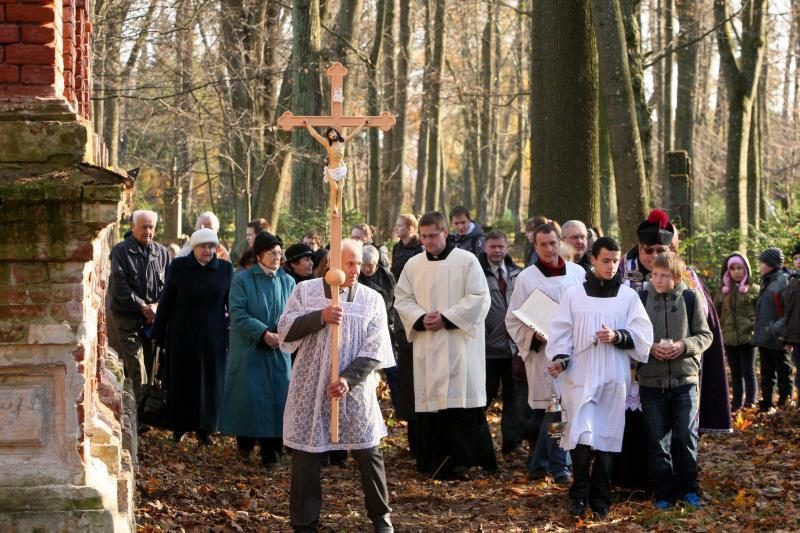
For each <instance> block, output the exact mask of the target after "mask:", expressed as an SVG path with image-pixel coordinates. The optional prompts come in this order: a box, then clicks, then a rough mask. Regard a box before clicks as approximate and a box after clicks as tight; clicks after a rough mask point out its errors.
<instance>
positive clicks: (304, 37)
mask: <svg viewBox="0 0 800 533" xmlns="http://www.w3.org/2000/svg"><path fill="white" fill-rule="evenodd" d="M292 71H293V77H292V111H293V112H294V114H295V115H313V114H316V113H319V112H320V111H321V109H322V102H321V100H322V88H321V72H320V12H319V0H294V3H293V4H292ZM292 145H293V146H294V150H295V156H294V158H293V162H292V167H293V168H292V199H291V205H292V210H293V211H296V212H301V210H303V209H316V210H318V209H321V208H322V207H323V206H324V205H325V203H326V202H325V200H326V198H327V195H325V194H321V193H320V185H319V176H320V174H321V170H322V169H321V167H322V165H321V164H320V163H321V160H320V157H319V155H318V154H320V151H321V150H322V147H321V146H319V145H318V144H317V141H315V140H314V139H313V138H312V137H311V136H310V135H309V134H308V132H307V131H304V130H302V129H295V130H294V131H292Z"/></svg>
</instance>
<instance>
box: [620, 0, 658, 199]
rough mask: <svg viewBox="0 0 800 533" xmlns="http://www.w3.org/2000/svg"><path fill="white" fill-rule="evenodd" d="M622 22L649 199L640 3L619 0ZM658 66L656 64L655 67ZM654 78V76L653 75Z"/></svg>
mask: <svg viewBox="0 0 800 533" xmlns="http://www.w3.org/2000/svg"><path fill="white" fill-rule="evenodd" d="M620 8H621V9H622V23H623V26H624V28H625V42H626V44H627V54H628V72H629V73H630V76H631V88H632V89H633V100H634V103H635V107H636V122H637V125H638V127H639V138H640V139H641V145H642V155H643V156H644V172H645V176H648V177H649V178H651V179H649V180H648V197H649V198H653V189H652V181H653V180H652V177H653V176H654V172H653V146H652V145H653V142H652V141H653V120H652V117H651V116H650V106H648V104H647V94H646V92H645V82H644V65H643V61H642V36H641V23H640V18H641V0H620ZM656 66H657V67H658V65H656ZM656 78H657V74H656Z"/></svg>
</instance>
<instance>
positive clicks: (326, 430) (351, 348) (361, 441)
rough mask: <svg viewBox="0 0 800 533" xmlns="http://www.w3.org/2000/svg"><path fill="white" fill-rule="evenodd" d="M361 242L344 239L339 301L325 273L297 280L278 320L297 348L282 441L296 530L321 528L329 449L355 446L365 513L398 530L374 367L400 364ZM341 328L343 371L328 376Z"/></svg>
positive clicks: (284, 340)
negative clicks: (334, 427) (334, 412)
mask: <svg viewBox="0 0 800 533" xmlns="http://www.w3.org/2000/svg"><path fill="white" fill-rule="evenodd" d="M362 249H363V248H362V244H361V243H360V242H358V241H354V240H351V239H346V240H344V241H343V242H342V256H341V261H342V267H343V269H344V273H345V280H344V283H342V285H341V292H342V294H341V297H342V298H343V300H344V301H343V302H342V303H341V304H340V305H333V304H332V298H331V296H332V292H333V291H338V290H339V288H336V287H331V286H330V285H329V284H328V283H327V282H325V281H324V279H323V278H317V279H314V280H310V281H306V282H304V283H301V284H299V285H298V286H297V287H296V288H295V290H294V291H293V292H292V295H291V296H290V297H289V301H288V302H287V303H286V307H285V309H284V312H283V315H282V316H281V319H280V321H279V322H278V335H279V336H280V339H281V346H282V349H283V350H284V351H286V352H287V353H292V352H295V351H297V359H295V363H294V367H293V369H292V380H291V382H290V384H289V394H288V398H287V400H286V411H285V414H284V417H283V442H284V444H285V445H286V446H287V447H288V448H291V449H292V485H291V491H290V497H289V513H290V520H291V524H292V527H293V528H294V530H295V531H316V530H317V527H318V522H319V513H320V507H321V505H322V488H321V484H320V466H321V459H322V457H323V455H324V453H325V452H328V451H331V450H349V451H350V453H351V455H352V456H353V458H354V459H355V460H356V462H357V463H358V468H359V471H360V473H361V485H362V487H363V489H364V503H365V506H366V508H367V516H369V519H370V520H371V521H372V524H373V526H374V529H375V531H376V532H381V533H386V532H391V531H393V529H392V522H391V520H390V518H389V513H390V512H391V508H390V507H389V491H388V489H387V486H386V473H385V470H384V466H383V454H382V452H381V449H380V447H379V444H380V441H381V439H382V438H383V437H385V436H386V426H385V425H384V422H383V415H382V414H381V410H380V405H379V404H378V399H377V395H376V394H375V389H376V387H377V385H378V377H377V375H376V373H375V371H376V370H379V369H381V368H387V367H391V366H394V353H393V352H392V342H391V339H390V338H389V328H388V325H387V319H386V307H385V305H384V302H383V298H382V297H381V295H380V294H378V293H377V292H376V291H374V290H372V289H370V288H368V287H365V286H363V285H360V284H359V283H358V274H359V273H360V271H361V254H362ZM334 325H336V326H339V327H340V328H341V330H342V333H343V335H342V344H341V347H340V350H339V368H340V369H341V374H340V375H339V377H338V379H337V380H336V381H334V382H333V383H331V382H330V377H329V376H330V374H329V372H328V369H330V367H331V350H329V349H328V347H329V346H330V344H331V337H332V334H331V330H332V326H334ZM336 399H338V401H339V402H340V403H341V412H340V416H339V417H338V418H339V420H338V422H339V431H338V433H339V434H338V435H337V439H336V440H337V441H338V442H333V439H332V438H331V432H330V426H331V407H332V404H333V402H334V401H335V400H336Z"/></svg>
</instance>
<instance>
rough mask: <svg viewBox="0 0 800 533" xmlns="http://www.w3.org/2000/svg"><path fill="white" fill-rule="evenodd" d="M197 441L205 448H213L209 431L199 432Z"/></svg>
mask: <svg viewBox="0 0 800 533" xmlns="http://www.w3.org/2000/svg"><path fill="white" fill-rule="evenodd" d="M197 440H198V441H199V442H200V444H201V445H203V446H211V434H210V433H209V432H208V431H198V432H197Z"/></svg>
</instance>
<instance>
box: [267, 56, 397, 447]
mask: <svg viewBox="0 0 800 533" xmlns="http://www.w3.org/2000/svg"><path fill="white" fill-rule="evenodd" d="M325 73H326V74H327V75H328V78H330V82H331V114H330V115H328V116H324V115H321V116H295V115H294V114H292V112H291V111H286V112H285V113H283V114H282V115H281V116H280V117H279V118H278V126H279V127H280V128H281V129H283V130H285V131H290V130H292V129H294V128H305V127H306V125H307V124H308V125H310V126H315V127H320V126H321V127H331V128H335V129H336V130H338V131H339V132H340V133H341V132H342V129H343V128H348V127H349V128H355V127H358V126H362V125H363V124H364V122H365V121H369V123H368V124H367V127H370V128H380V129H381V130H383V131H389V130H390V129H392V127H393V126H394V124H395V118H394V115H392V114H391V113H389V112H388V111H384V112H383V113H381V114H380V115H379V116H372V117H370V116H345V115H344V89H343V81H344V77H345V76H346V75H347V69H346V68H345V67H344V65H342V64H341V63H333V64H332V65H331V66H330V67H328V70H326V71H325ZM328 185H329V186H330V226H331V249H330V252H329V254H328V265H329V269H328V273H327V274H325V281H326V282H327V283H328V285H330V287H331V304H332V305H335V306H338V305H339V287H340V286H341V285H342V284H344V281H345V273H344V271H343V270H342V209H341V198H342V188H343V187H344V180H342V184H341V185H339V184H338V183H337V182H336V181H334V180H333V179H329V180H328ZM339 344H340V330H339V326H338V325H331V383H334V382H337V381H338V380H339ZM331 442H334V443H335V442H339V399H338V398H333V399H331Z"/></svg>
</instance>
